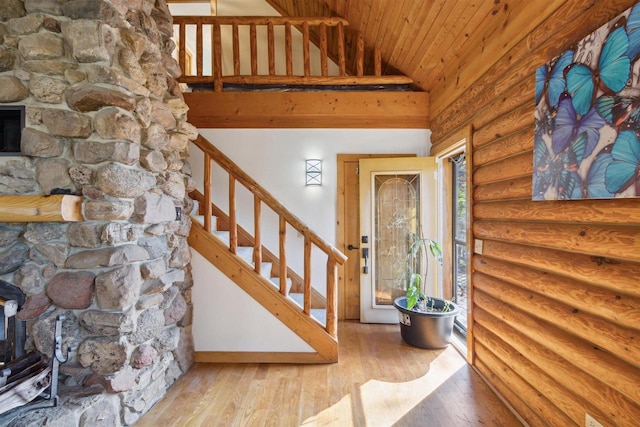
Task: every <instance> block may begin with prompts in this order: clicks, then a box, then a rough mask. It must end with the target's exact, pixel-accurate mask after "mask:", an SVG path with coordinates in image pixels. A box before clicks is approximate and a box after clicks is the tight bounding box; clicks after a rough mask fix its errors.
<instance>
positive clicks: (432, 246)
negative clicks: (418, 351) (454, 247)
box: [393, 233, 460, 348]
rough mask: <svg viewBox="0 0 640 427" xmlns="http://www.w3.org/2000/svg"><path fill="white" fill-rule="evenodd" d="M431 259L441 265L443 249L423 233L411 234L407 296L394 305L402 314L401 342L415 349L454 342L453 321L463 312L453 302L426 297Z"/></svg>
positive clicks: (405, 278)
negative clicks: (426, 284) (452, 340)
mask: <svg viewBox="0 0 640 427" xmlns="http://www.w3.org/2000/svg"><path fill="white" fill-rule="evenodd" d="M429 255H431V256H432V257H434V258H436V259H437V260H438V262H440V263H441V262H442V249H441V247H440V244H439V243H438V242H436V241H435V240H433V239H429V238H425V237H423V236H422V233H420V234H418V233H409V250H408V252H407V256H406V262H405V268H404V271H402V272H401V274H400V280H401V281H402V282H404V283H406V289H407V291H406V294H405V296H402V297H398V298H396V299H395V300H394V301H393V305H394V307H396V308H397V309H398V310H399V315H400V333H401V335H402V339H403V340H404V341H405V342H406V343H407V344H410V345H412V346H415V347H420V348H442V347H446V346H447V345H448V344H449V342H450V341H451V333H452V331H453V321H454V320H455V316H456V315H457V314H458V313H459V312H460V309H459V308H458V306H457V305H455V304H454V303H453V302H451V301H448V300H444V299H440V298H436V297H432V296H427V295H425V293H424V287H425V282H426V278H427V273H428V272H429Z"/></svg>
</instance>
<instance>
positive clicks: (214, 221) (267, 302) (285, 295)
mask: <svg viewBox="0 0 640 427" xmlns="http://www.w3.org/2000/svg"><path fill="white" fill-rule="evenodd" d="M194 143H195V145H196V147H198V148H199V149H200V150H202V151H203V153H204V159H205V161H204V163H205V164H204V183H203V184H204V185H203V188H204V194H202V193H200V192H198V191H197V190H194V191H193V192H192V193H191V194H190V196H191V197H192V198H193V199H194V200H196V201H197V202H198V204H199V209H198V212H197V214H196V215H192V216H191V218H192V222H193V225H192V228H191V232H190V235H189V244H190V245H191V247H192V248H193V249H194V250H196V251H198V252H199V253H200V254H201V255H202V256H203V257H204V258H206V259H207V260H208V261H209V262H210V263H211V264H213V265H214V266H215V267H217V268H218V269H219V270H220V271H221V272H222V273H224V274H225V275H226V276H227V277H229V278H230V279H231V280H232V281H233V282H234V283H236V284H237V285H238V286H239V287H241V288H242V289H243V290H244V291H245V292H246V293H247V294H249V295H250V296H251V297H252V298H253V299H255V300H256V301H257V302H258V303H260V304H261V305H262V306H263V307H265V308H266V309H267V310H268V311H269V312H271V314H273V315H274V316H275V317H277V318H278V319H279V320H280V321H281V322H282V323H283V324H285V325H286V326H287V327H288V328H289V329H290V330H291V331H292V332H294V333H295V334H297V335H298V336H299V337H300V338H301V339H302V340H303V341H305V342H306V343H307V344H308V345H309V346H310V347H312V348H313V349H314V350H315V353H294V354H291V355H289V356H288V357H284V358H279V359H278V360H279V361H286V362H292V363H330V362H336V361H337V359H338V342H337V316H336V311H337V266H338V264H342V263H344V261H345V260H346V257H345V256H344V255H343V254H342V253H341V252H340V251H338V250H337V249H336V248H334V247H333V246H332V245H330V244H329V243H327V242H326V241H324V240H323V239H322V238H321V237H319V236H318V235H316V234H315V233H314V232H313V231H312V230H310V229H309V227H307V226H306V225H305V224H304V223H303V222H302V221H300V220H299V219H298V218H297V217H295V216H294V215H293V214H292V213H291V212H289V211H288V210H287V209H286V208H285V207H284V206H282V204H280V203H279V202H278V201H277V200H276V199H275V198H274V197H273V196H272V195H270V194H269V193H268V192H267V191H266V190H265V189H263V188H262V187H261V186H259V185H258V184H257V183H256V182H255V181H253V180H252V179H251V178H250V177H249V176H248V175H247V174H246V173H245V172H244V171H242V170H241V169H240V168H239V167H238V166H237V165H236V164H234V163H233V162H232V161H231V160H230V159H229V158H228V157H226V156H225V155H224V154H223V153H221V152H220V151H219V150H218V149H217V148H215V147H214V146H213V145H212V144H211V143H210V142H209V141H207V140H206V139H205V138H203V137H202V136H198V138H197V139H196V141H195V142H194ZM212 162H215V163H216V164H217V167H218V169H220V168H221V169H222V170H224V171H225V172H226V173H227V175H228V193H229V201H228V206H229V208H228V209H227V210H226V211H225V210H223V209H221V208H220V207H218V206H217V205H215V204H214V203H212V179H211V176H212ZM238 184H240V185H242V186H243V187H244V188H245V189H247V190H248V191H249V192H251V193H252V195H253V198H254V203H253V205H254V206H253V209H254V212H253V220H254V223H253V227H252V229H253V230H254V231H253V233H249V232H247V230H245V229H244V228H243V227H241V226H240V225H238V223H237V206H236V186H237V185H238ZM263 207H266V208H267V209H270V210H271V211H273V212H274V213H275V214H277V215H278V219H279V230H278V238H279V251H278V254H277V255H276V254H274V253H273V252H271V251H270V250H269V249H268V248H266V247H265V246H264V245H263V243H262V236H261V234H262V233H261V230H262V222H263V220H262V215H261V213H262V208H263ZM291 229H293V230H294V231H295V232H297V233H298V234H300V235H301V236H303V238H304V246H303V254H302V258H303V260H304V267H303V272H302V274H298V273H297V272H296V271H294V270H293V269H292V268H291V267H289V266H288V265H287V246H286V237H287V230H291ZM312 248H313V249H315V250H313V251H312ZM318 249H319V251H318ZM318 253H321V254H324V256H325V257H326V272H325V277H326V283H325V284H324V285H325V289H324V291H325V292H324V295H326V297H325V296H323V293H322V292H318V290H317V289H316V288H315V287H314V286H312V285H311V279H312V275H311V266H312V265H313V262H312V254H318ZM289 255H291V254H289ZM317 285H318V284H316V286H317ZM197 358H198V355H197V354H196V359H197ZM218 361H220V360H218ZM232 361H237V360H232Z"/></svg>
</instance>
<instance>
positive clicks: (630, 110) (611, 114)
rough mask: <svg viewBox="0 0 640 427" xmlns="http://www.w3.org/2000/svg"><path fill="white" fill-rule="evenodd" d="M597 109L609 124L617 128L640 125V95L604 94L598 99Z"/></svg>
mask: <svg viewBox="0 0 640 427" xmlns="http://www.w3.org/2000/svg"><path fill="white" fill-rule="evenodd" d="M596 110H597V111H598V114H600V116H601V117H602V118H603V119H604V120H605V121H606V122H607V123H608V124H609V125H611V126H613V127H615V128H617V129H620V130H625V129H637V128H638V127H640V96H617V95H603V96H600V97H598V99H596ZM638 130H640V129H638Z"/></svg>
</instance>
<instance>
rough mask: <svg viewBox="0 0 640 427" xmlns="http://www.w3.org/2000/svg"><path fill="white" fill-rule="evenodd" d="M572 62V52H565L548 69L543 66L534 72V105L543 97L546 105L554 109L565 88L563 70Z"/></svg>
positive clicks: (546, 66)
mask: <svg viewBox="0 0 640 427" xmlns="http://www.w3.org/2000/svg"><path fill="white" fill-rule="evenodd" d="M571 61H573V51H572V50H567V51H566V52H564V53H563V54H562V55H560V57H558V60H557V61H556V62H555V64H553V66H551V67H549V66H548V65H546V64H545V65H543V66H541V67H539V68H538V69H537V70H536V105H538V102H540V98H541V97H542V95H543V94H544V95H545V98H546V100H547V105H548V106H549V107H550V108H556V107H557V105H558V99H559V98H560V95H561V94H562V92H564V90H565V88H566V87H567V83H566V81H565V79H564V69H565V68H566V67H567V66H568V65H569V64H571Z"/></svg>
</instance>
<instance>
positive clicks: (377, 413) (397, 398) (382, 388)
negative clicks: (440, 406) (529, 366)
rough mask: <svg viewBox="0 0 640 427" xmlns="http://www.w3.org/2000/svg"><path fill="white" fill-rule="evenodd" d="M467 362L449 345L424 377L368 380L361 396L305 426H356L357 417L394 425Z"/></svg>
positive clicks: (369, 426) (337, 405) (343, 401)
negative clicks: (393, 380) (398, 379)
mask: <svg viewBox="0 0 640 427" xmlns="http://www.w3.org/2000/svg"><path fill="white" fill-rule="evenodd" d="M399 363H401V362H400V361H399ZM465 365H466V361H465V360H464V358H463V357H462V356H461V355H460V354H459V353H458V352H457V350H455V349H454V348H453V347H452V346H449V347H447V349H446V350H444V351H443V352H442V353H441V354H440V355H439V356H438V357H436V359H434V360H433V361H432V362H431V363H430V366H429V370H428V372H427V373H426V374H425V375H423V376H422V377H420V378H417V379H415V380H411V381H406V382H400V383H390V382H385V381H378V380H375V379H373V380H369V381H367V382H366V383H365V384H363V385H362V386H360V388H359V389H358V394H359V396H354V395H346V396H344V397H343V398H342V399H340V400H339V401H338V402H337V403H335V404H334V405H333V406H331V407H330V408H327V409H325V410H324V411H322V412H320V413H318V414H317V415H315V416H313V417H310V418H308V419H306V420H305V421H304V423H302V425H304V426H309V427H310V426H337V425H339V426H345V427H346V426H354V425H355V424H354V422H353V419H354V418H356V419H362V418H364V419H366V424H365V425H366V426H367V427H374V426H390V425H393V424H394V423H396V422H397V421H399V420H400V419H401V418H402V417H403V416H404V415H405V414H407V413H409V412H410V411H411V410H412V409H413V408H414V407H415V406H416V405H418V404H419V403H420V402H422V401H423V400H424V399H425V398H426V397H427V396H429V395H430V394H431V393H432V392H434V391H435V390H436V389H437V388H438V387H440V385H442V384H443V383H444V382H445V381H446V380H447V378H449V377H451V376H452V375H453V374H455V373H456V372H457V371H458V370H459V369H460V368H462V367H463V366H465ZM354 414H358V416H355V417H354V416H353V415H354Z"/></svg>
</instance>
